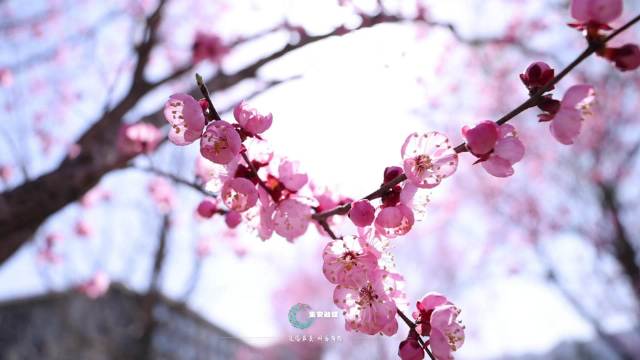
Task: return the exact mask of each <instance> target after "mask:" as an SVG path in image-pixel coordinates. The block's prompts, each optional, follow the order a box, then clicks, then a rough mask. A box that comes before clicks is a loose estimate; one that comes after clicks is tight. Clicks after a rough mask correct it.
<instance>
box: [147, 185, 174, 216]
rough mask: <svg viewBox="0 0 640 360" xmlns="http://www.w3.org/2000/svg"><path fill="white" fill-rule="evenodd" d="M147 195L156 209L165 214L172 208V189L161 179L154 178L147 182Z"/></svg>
mask: <svg viewBox="0 0 640 360" xmlns="http://www.w3.org/2000/svg"><path fill="white" fill-rule="evenodd" d="M148 190H149V194H150V195H151V199H152V200H153V201H154V202H155V203H156V205H157V206H158V209H159V210H160V211H161V212H163V213H166V212H168V211H169V210H171V208H173V205H174V202H175V195H174V192H173V187H172V186H171V185H170V184H169V183H168V182H167V181H166V180H165V179H163V178H161V177H155V178H153V179H152V180H151V181H150V182H149V187H148Z"/></svg>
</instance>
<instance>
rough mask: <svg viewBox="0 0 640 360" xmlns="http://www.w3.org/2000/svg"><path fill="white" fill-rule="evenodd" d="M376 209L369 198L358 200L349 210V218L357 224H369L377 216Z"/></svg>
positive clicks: (360, 225)
mask: <svg viewBox="0 0 640 360" xmlns="http://www.w3.org/2000/svg"><path fill="white" fill-rule="evenodd" d="M375 214H376V209H375V208H374V207H373V205H371V203H370V202H369V200H358V201H356V202H354V203H353V204H351V210H349V219H351V221H352V222H353V224H354V225H355V226H359V227H364V226H369V225H371V223H372V222H373V219H374V218H375Z"/></svg>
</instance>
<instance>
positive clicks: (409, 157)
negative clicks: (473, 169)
mask: <svg viewBox="0 0 640 360" xmlns="http://www.w3.org/2000/svg"><path fill="white" fill-rule="evenodd" d="M401 154H402V159H403V168H404V172H405V174H406V175H407V178H408V179H409V180H410V181H411V182H412V183H414V184H415V185H416V186H418V187H421V188H433V187H436V186H437V185H438V184H440V182H441V181H442V179H444V178H446V177H448V176H450V175H451V174H453V173H454V172H455V171H456V168H457V166H458V154H456V152H455V151H454V150H453V148H452V147H451V145H450V144H449V139H448V138H447V137H446V136H445V135H444V134H441V133H439V132H436V131H432V132H429V133H424V134H418V133H413V134H411V135H409V136H408V137H407V139H406V140H405V142H404V144H403V145H402V150H401Z"/></svg>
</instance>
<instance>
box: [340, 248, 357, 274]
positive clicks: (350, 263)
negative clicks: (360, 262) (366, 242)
mask: <svg viewBox="0 0 640 360" xmlns="http://www.w3.org/2000/svg"><path fill="white" fill-rule="evenodd" d="M357 257H358V254H356V253H355V252H353V251H352V250H349V251H347V252H345V253H344V254H343V255H342V257H341V260H342V262H343V263H344V266H345V268H346V269H347V270H351V268H352V267H354V266H357V263H356V261H355V260H356V258H357Z"/></svg>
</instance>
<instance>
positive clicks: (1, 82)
mask: <svg viewBox="0 0 640 360" xmlns="http://www.w3.org/2000/svg"><path fill="white" fill-rule="evenodd" d="M11 85H13V73H12V72H11V70H9V69H6V68H5V69H0V86H1V87H9V86H11Z"/></svg>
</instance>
